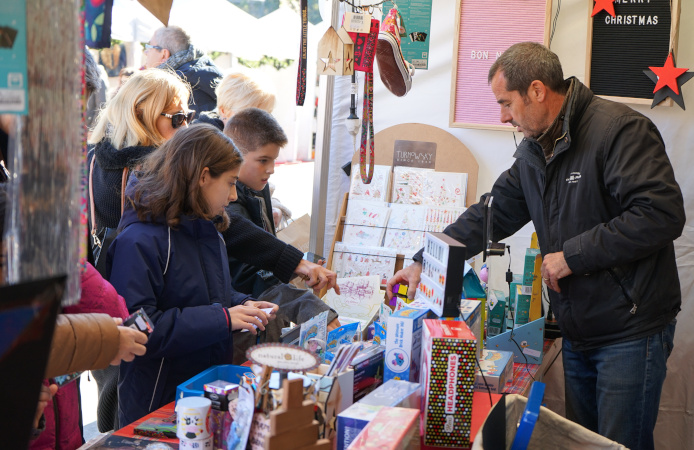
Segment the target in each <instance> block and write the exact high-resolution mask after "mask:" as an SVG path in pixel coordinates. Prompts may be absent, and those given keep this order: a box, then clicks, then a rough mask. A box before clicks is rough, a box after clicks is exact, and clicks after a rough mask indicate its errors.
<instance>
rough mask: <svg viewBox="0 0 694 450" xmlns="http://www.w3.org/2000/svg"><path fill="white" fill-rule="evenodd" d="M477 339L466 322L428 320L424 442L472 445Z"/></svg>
mask: <svg viewBox="0 0 694 450" xmlns="http://www.w3.org/2000/svg"><path fill="white" fill-rule="evenodd" d="M476 350H477V340H476V339H475V336H474V335H473V334H472V332H471V331H470V328H469V327H468V326H467V324H466V323H465V322H461V321H453V320H432V319H427V320H425V321H424V327H423V333H422V380H421V382H422V388H423V389H424V392H423V393H422V396H423V408H422V412H421V414H422V429H423V430H424V444H425V445H429V446H434V447H469V445H470V438H471V436H470V421H471V418H472V394H473V388H474V384H475V367H476V366H475V353H476Z"/></svg>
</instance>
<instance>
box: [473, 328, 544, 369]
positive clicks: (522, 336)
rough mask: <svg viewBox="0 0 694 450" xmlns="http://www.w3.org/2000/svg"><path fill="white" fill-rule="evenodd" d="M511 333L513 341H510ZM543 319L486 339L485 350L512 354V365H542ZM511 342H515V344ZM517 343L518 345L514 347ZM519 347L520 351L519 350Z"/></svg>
mask: <svg viewBox="0 0 694 450" xmlns="http://www.w3.org/2000/svg"><path fill="white" fill-rule="evenodd" d="M511 333H513V340H511ZM544 336H545V318H544V317H541V318H539V319H537V320H533V321H532V322H530V323H526V324H525V325H521V326H519V327H516V328H515V329H514V330H512V331H511V330H509V331H506V332H504V333H501V334H498V335H496V336H492V337H488V338H487V349H489V350H506V351H507V352H513V362H514V363H525V360H526V358H527V360H528V363H529V364H542V350H543V348H544V345H545V338H544ZM513 341H516V342H515V343H514V342H513ZM516 343H518V345H516ZM519 347H520V349H519Z"/></svg>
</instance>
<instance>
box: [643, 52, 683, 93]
mask: <svg viewBox="0 0 694 450" xmlns="http://www.w3.org/2000/svg"><path fill="white" fill-rule="evenodd" d="M648 68H649V69H651V70H652V71H653V73H655V74H656V76H657V77H658V82H657V83H656V84H655V89H653V93H655V92H656V91H658V90H659V89H662V88H664V87H665V86H667V87H669V88H670V89H672V91H673V92H674V93H675V94H677V95H679V94H680V89H679V87H678V86H677V77H679V76H680V75H682V74H683V73H685V72H686V71H687V70H689V69H684V68H682V67H675V64H674V63H673V62H672V53H670V54H669V55H667V60H665V65H664V66H663V67H648Z"/></svg>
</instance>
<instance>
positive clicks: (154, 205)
mask: <svg viewBox="0 0 694 450" xmlns="http://www.w3.org/2000/svg"><path fill="white" fill-rule="evenodd" d="M242 162H243V156H242V155H241V152H239V150H238V149H237V148H236V146H235V145H234V143H233V142H232V140H231V139H229V138H228V137H226V136H225V135H224V134H223V133H222V132H221V131H219V130H218V129H217V128H215V127H213V126H212V125H208V124H196V125H192V126H190V127H187V128H181V129H180V130H178V131H177V132H176V134H174V136H173V138H171V139H170V140H168V141H166V142H165V143H164V144H163V145H162V146H161V147H159V148H158V149H157V150H155V151H154V152H152V153H151V154H150V155H149V156H148V157H147V159H146V160H145V161H144V164H143V166H142V171H141V173H140V175H139V176H138V183H137V185H136V186H135V189H134V193H133V195H132V200H131V204H132V206H133V207H134V208H135V211H137V216H138V218H139V219H140V220H141V221H147V220H150V221H154V220H158V219H160V218H162V217H163V218H165V219H166V223H167V224H168V225H169V226H171V227H172V228H176V227H177V226H178V224H179V223H180V222H181V216H191V217H196V218H203V219H208V220H211V219H213V217H212V216H211V215H210V213H209V206H208V204H207V202H206V200H205V197H204V196H203V194H202V191H201V189H200V183H199V180H200V176H201V174H202V171H203V169H205V168H206V167H207V168H208V169H209V171H210V172H209V173H210V175H211V176H212V177H213V178H217V177H219V176H221V175H222V174H223V173H225V172H228V171H230V170H234V169H236V168H238V167H239V166H240V165H241V163H242ZM223 219H224V220H223V222H221V223H216V224H215V226H216V227H217V229H218V230H219V231H224V230H226V229H227V228H228V226H229V216H227V214H226V212H225V213H224V217H223Z"/></svg>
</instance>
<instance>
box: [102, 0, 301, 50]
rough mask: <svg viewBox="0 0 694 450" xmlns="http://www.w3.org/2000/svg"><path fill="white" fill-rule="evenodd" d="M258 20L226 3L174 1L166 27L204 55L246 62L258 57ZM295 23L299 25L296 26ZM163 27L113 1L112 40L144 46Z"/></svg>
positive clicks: (131, 2) (140, 9)
mask: <svg viewBox="0 0 694 450" xmlns="http://www.w3.org/2000/svg"><path fill="white" fill-rule="evenodd" d="M257 21H258V19H256V18H255V17H253V16H252V15H250V14H248V13H247V12H245V11H243V10H242V9H240V8H238V7H236V6H234V5H233V4H231V3H229V2H228V1H226V0H205V2H199V1H196V0H174V2H173V5H172V6H171V14H170V16H169V25H178V26H180V27H181V28H183V29H184V30H186V32H187V33H188V34H190V36H191V40H192V41H193V43H194V44H195V45H196V46H198V47H200V48H201V49H203V50H205V51H220V52H229V53H232V54H234V55H237V56H244V57H247V58H251V57H256V56H257V55H258V54H259V50H258V47H257V44H258V42H259V39H258V38H257V35H258V33H259V27H258V26H257V25H256V22H257ZM297 23H298V22H297ZM162 26H164V25H163V24H162V23H161V22H160V21H159V20H157V19H156V18H155V17H154V16H153V15H152V14H151V13H150V12H149V11H148V10H147V9H146V8H145V7H144V6H142V5H141V4H140V3H139V2H137V1H135V0H114V2H113V15H112V24H111V36H112V37H113V38H114V39H120V40H122V41H138V42H147V41H149V39H150V38H151V37H152V34H153V33H154V31H155V30H156V29H157V28H161V27H162Z"/></svg>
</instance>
